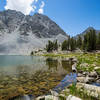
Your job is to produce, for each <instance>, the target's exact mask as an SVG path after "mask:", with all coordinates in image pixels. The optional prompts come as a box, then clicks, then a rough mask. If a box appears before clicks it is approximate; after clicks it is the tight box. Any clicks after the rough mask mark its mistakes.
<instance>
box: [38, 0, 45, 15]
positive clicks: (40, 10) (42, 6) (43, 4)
mask: <svg viewBox="0 0 100 100" xmlns="http://www.w3.org/2000/svg"><path fill="white" fill-rule="evenodd" d="M44 6H45V3H44V1H42V2H41V5H40V9H39V10H38V13H40V14H43V13H44V9H43V8H44Z"/></svg>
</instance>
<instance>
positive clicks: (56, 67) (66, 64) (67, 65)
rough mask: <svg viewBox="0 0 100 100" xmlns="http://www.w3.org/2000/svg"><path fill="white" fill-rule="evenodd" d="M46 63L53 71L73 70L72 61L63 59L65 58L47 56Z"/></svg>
mask: <svg viewBox="0 0 100 100" xmlns="http://www.w3.org/2000/svg"><path fill="white" fill-rule="evenodd" d="M46 65H47V66H48V68H49V70H52V71H61V72H62V71H63V72H65V71H66V72H71V71H72V70H71V66H72V62H70V61H67V60H63V59H59V58H57V59H54V58H47V59H46Z"/></svg>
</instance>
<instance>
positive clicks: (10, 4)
mask: <svg viewBox="0 0 100 100" xmlns="http://www.w3.org/2000/svg"><path fill="white" fill-rule="evenodd" d="M6 1H7V4H6V6H5V9H11V10H16V11H21V12H22V13H24V14H25V15H29V14H30V12H33V11H34V10H35V9H36V6H35V5H33V6H32V4H33V3H34V2H38V0H6ZM42 5H43V4H42ZM42 8H43V7H42Z"/></svg>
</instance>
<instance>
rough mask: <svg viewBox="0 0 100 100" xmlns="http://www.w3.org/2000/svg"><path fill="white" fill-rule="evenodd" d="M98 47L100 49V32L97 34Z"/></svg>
mask: <svg viewBox="0 0 100 100" xmlns="http://www.w3.org/2000/svg"><path fill="white" fill-rule="evenodd" d="M96 47H97V49H98V50H100V33H98V35H97V44H96Z"/></svg>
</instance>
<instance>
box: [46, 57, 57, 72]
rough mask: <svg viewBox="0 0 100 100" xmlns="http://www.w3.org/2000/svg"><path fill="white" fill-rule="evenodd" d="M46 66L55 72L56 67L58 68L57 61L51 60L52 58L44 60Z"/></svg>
mask: <svg viewBox="0 0 100 100" xmlns="http://www.w3.org/2000/svg"><path fill="white" fill-rule="evenodd" d="M46 64H47V65H48V67H49V70H50V69H53V70H56V71H57V67H58V60H55V59H52V58H47V59H46Z"/></svg>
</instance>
